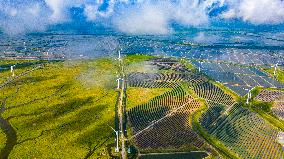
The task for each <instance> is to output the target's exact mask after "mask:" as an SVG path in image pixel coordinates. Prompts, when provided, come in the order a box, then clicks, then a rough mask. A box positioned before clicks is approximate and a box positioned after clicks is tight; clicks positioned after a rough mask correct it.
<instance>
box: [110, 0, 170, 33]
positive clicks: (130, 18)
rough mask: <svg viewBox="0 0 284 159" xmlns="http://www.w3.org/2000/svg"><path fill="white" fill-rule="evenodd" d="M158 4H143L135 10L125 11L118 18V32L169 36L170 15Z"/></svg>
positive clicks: (116, 18)
mask: <svg viewBox="0 0 284 159" xmlns="http://www.w3.org/2000/svg"><path fill="white" fill-rule="evenodd" d="M160 7H161V6H159V5H157V4H141V5H137V6H135V7H133V8H128V9H127V10H126V9H123V13H121V14H120V15H119V16H116V17H115V19H114V25H115V26H116V27H117V29H118V30H120V31H122V32H125V33H130V34H167V33H169V32H170V29H169V26H168V15H167V14H168V13H166V12H165V11H164V10H163V9H162V8H160Z"/></svg>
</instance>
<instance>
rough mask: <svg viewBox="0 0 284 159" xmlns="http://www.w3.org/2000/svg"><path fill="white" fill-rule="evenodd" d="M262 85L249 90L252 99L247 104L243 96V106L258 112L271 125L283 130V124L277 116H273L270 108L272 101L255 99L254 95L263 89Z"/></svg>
mask: <svg viewBox="0 0 284 159" xmlns="http://www.w3.org/2000/svg"><path fill="white" fill-rule="evenodd" d="M263 89H264V88H262V87H256V88H254V89H253V90H252V91H251V94H252V99H251V101H250V103H249V105H247V104H245V100H246V99H245V98H243V99H242V104H243V106H244V107H248V108H249V109H250V110H252V111H254V112H256V113H258V114H259V115H260V116H261V117H262V118H264V119H265V120H266V121H268V122H269V123H270V124H271V125H273V126H275V127H278V128H279V129H281V130H282V131H284V124H283V121H281V120H280V119H279V118H278V117H277V116H275V115H274V114H273V113H272V112H271V109H272V107H273V104H274V103H273V102H262V101H258V100H256V99H255V98H256V96H257V95H258V94H259V93H260V92H261V91H262V90H263Z"/></svg>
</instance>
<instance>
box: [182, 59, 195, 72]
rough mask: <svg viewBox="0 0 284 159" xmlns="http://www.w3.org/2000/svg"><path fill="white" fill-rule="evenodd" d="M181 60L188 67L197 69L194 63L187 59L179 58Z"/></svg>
mask: <svg viewBox="0 0 284 159" xmlns="http://www.w3.org/2000/svg"><path fill="white" fill-rule="evenodd" d="M179 62H180V63H181V64H183V65H184V66H185V67H186V68H188V69H190V70H193V69H195V67H194V66H193V65H192V63H190V62H189V61H188V60H186V59H179Z"/></svg>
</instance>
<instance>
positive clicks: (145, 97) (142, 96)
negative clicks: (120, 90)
mask: <svg viewBox="0 0 284 159" xmlns="http://www.w3.org/2000/svg"><path fill="white" fill-rule="evenodd" d="M170 90H171V89H170V88H128V89H127V101H126V102H127V103H126V106H127V109H131V108H132V107H135V106H137V105H140V104H143V103H147V102H148V101H149V100H151V99H152V98H154V97H156V96H159V95H162V94H164V93H166V92H168V91H170Z"/></svg>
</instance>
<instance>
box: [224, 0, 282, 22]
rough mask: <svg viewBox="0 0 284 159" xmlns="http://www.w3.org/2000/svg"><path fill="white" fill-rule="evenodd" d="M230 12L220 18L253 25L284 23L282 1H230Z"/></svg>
mask: <svg viewBox="0 0 284 159" xmlns="http://www.w3.org/2000/svg"><path fill="white" fill-rule="evenodd" d="M227 4H229V8H230V9H229V10H228V11H227V12H225V13H223V14H221V15H220V16H221V17H223V18H240V19H242V20H243V21H247V22H250V23H253V24H280V23H283V22H284V1H282V0H240V1H234V0H229V1H228V2H227Z"/></svg>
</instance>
